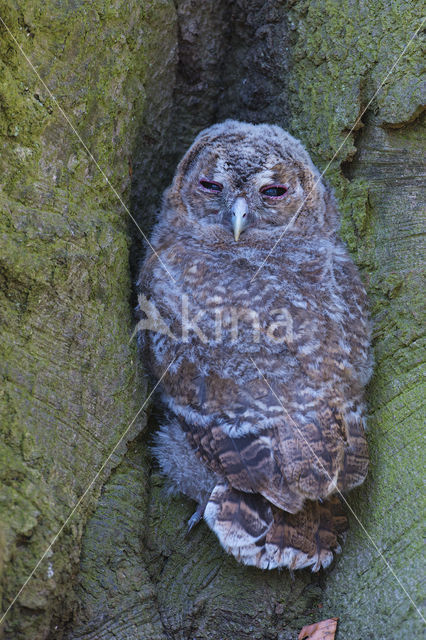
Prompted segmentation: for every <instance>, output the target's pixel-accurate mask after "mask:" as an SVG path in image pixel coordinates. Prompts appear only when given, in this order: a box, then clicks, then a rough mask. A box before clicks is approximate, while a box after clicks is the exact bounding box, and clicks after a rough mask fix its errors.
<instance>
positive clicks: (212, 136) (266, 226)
mask: <svg viewBox="0 0 426 640" xmlns="http://www.w3.org/2000/svg"><path fill="white" fill-rule="evenodd" d="M323 191H324V187H323V184H322V182H321V179H320V176H319V174H318V172H317V170H316V169H315V167H314V166H313V165H312V162H311V160H310V158H309V156H308V154H307V153H306V151H305V150H304V149H303V147H302V145H301V144H300V143H299V142H298V141H297V140H295V139H294V138H292V137H291V136H290V135H289V134H287V133H286V132H285V131H283V130H282V129H280V128H279V127H276V126H271V125H251V124H247V123H241V122H236V121H232V120H231V121H230V120H228V121H225V122H224V123H222V124H220V125H214V126H213V127H210V128H209V129H206V130H205V131H203V132H201V133H200V135H199V136H198V138H197V139H196V140H195V142H194V144H193V145H192V147H191V148H190V149H189V151H188V152H187V154H186V155H185V156H184V158H183V160H182V162H181V163H180V165H179V168H178V172H177V176H176V178H175V181H174V183H173V185H172V188H171V197H172V198H173V197H174V198H175V202H174V203H173V204H174V205H175V206H176V200H179V205H180V206H179V211H180V212H181V215H180V220H179V223H182V222H183V223H184V224H186V225H187V226H188V228H191V229H192V231H193V233H195V234H196V233H198V234H199V233H202V234H203V235H204V237H205V238H209V237H210V238H213V239H220V240H221V241H222V242H223V241H225V242H228V243H230V244H235V243H236V242H238V241H239V242H241V243H249V242H250V241H251V240H253V239H255V240H257V239H258V238H259V236H267V237H269V238H270V239H271V240H273V241H274V238H275V237H276V238H278V237H279V234H280V233H281V232H282V229H283V228H285V227H286V226H287V225H288V224H289V222H290V221H291V220H292V218H293V217H294V216H295V215H296V214H298V215H297V217H299V216H300V215H302V216H303V217H304V218H305V219H304V220H302V224H300V223H297V221H295V228H296V229H299V231H300V230H303V229H304V228H305V226H306V223H307V221H306V216H307V215H308V216H309V229H310V231H311V232H312V230H313V229H314V228H315V226H318V227H320V226H321V224H323V222H324V220H323V215H322V213H323V209H324V197H323ZM313 204H315V206H313ZM313 209H314V211H313ZM298 212H299V213H298ZM182 214H183V215H182Z"/></svg>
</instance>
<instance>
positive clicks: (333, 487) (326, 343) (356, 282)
mask: <svg viewBox="0 0 426 640" xmlns="http://www.w3.org/2000/svg"><path fill="white" fill-rule="evenodd" d="M337 222H338V214H337V210H336V207H335V203H334V200H333V197H332V195H331V193H330V191H329V190H328V189H327V188H326V186H325V185H324V183H323V181H322V180H321V178H320V176H319V173H318V171H317V169H316V168H315V167H314V165H313V164H312V162H311V160H310V158H309V156H308V154H307V153H306V151H305V150H304V148H303V147H302V145H301V144H300V143H299V142H298V141H297V140H295V139H294V138H292V137H291V136H290V135H289V134H288V133H286V132H284V131H283V130H282V129H280V128H279V127H276V126H270V125H250V124H247V123H240V122H236V121H231V120H228V121H226V122H224V123H222V124H219V125H214V126H213V127H210V128H209V129H206V130H205V131H203V132H201V133H200V135H199V136H198V137H197V139H196V140H195V142H194V144H193V145H192V146H191V148H190V149H189V150H188V152H187V153H186V155H185V156H184V158H183V159H182V161H181V163H180V164H179V166H178V169H177V172H176V175H175V178H174V181H173V184H172V186H171V187H170V188H169V189H168V190H167V191H166V193H165V197H164V202H163V208H162V211H161V214H160V217H159V221H158V223H157V225H156V227H155V229H154V233H153V236H152V239H151V242H152V245H153V247H154V248H155V251H156V254H153V253H151V254H150V255H148V257H147V258H146V260H145V262H144V265H143V267H142V270H141V275H140V280H139V286H140V309H141V318H143V319H145V320H146V315H148V316H150V317H151V323H150V324H149V325H148V326H149V328H148V329H147V330H144V331H141V333H140V336H141V341H142V344H143V353H144V357H145V361H146V363H147V365H148V367H149V369H150V371H151V373H152V374H153V375H154V377H156V378H157V379H160V378H161V377H162V376H164V377H163V378H162V381H161V385H160V386H161V396H162V400H163V403H164V404H165V406H166V408H167V419H166V420H165V422H164V424H163V425H162V426H161V428H160V432H159V434H158V436H157V442H156V447H155V451H156V455H157V457H158V459H159V462H160V465H161V467H162V469H163V471H164V472H165V473H166V474H167V475H168V476H169V478H170V479H171V481H172V484H173V486H174V487H175V488H176V489H178V490H180V491H182V492H183V493H185V494H186V495H189V496H190V497H192V498H193V499H195V500H197V501H198V502H199V504H200V511H202V510H203V509H204V508H205V509H204V518H205V520H206V522H207V524H208V525H209V526H210V527H211V528H212V530H213V531H215V533H216V534H217V536H218V538H219V540H220V542H221V544H222V546H223V547H224V548H225V549H226V550H227V551H229V552H230V553H232V554H233V555H234V556H235V557H236V558H237V559H239V560H240V561H242V562H244V563H246V564H251V565H256V566H259V567H262V568H274V567H280V566H287V567H290V568H300V567H305V566H311V567H312V569H313V570H317V569H318V568H319V567H320V566H327V565H328V564H329V563H330V562H331V559H332V557H333V553H332V552H333V550H337V549H338V540H337V536H338V535H339V534H340V533H342V531H343V530H344V528H345V522H346V520H345V517H344V514H343V513H342V511H341V508H340V505H339V499H338V497H336V496H335V493H336V491H338V492H342V491H347V490H349V489H351V488H352V487H354V486H356V485H358V484H360V483H361V482H362V481H363V480H364V477H365V475H366V472H367V466H368V454H367V447H366V440H365V434H364V404H363V389H364V386H365V384H366V382H367V381H368V379H369V376H370V372H371V362H370V352H369V325H368V319H367V313H366V299H365V291H364V288H363V286H362V283H361V281H360V278H359V275H358V273H357V270H356V267H355V266H354V264H353V263H352V261H351V260H350V258H349V256H348V254H347V251H346V249H345V247H344V245H343V243H342V242H341V241H340V240H339V238H338V236H337V234H336V227H337ZM237 239H238V242H237ZM153 307H155V309H156V314H157V315H156V316H155V318H154V320H153V319H152V318H153V315H152V308H153ZM143 312H144V313H143ZM160 317H161V318H162V321H161V322H159V320H158V318H160ZM146 325H147V323H146V321H145V326H146ZM165 327H166V329H165ZM170 363H172V364H171V366H170V368H169V369H168V371H167V373H166V374H165V375H164V372H165V370H166V369H167V367H168V365H170Z"/></svg>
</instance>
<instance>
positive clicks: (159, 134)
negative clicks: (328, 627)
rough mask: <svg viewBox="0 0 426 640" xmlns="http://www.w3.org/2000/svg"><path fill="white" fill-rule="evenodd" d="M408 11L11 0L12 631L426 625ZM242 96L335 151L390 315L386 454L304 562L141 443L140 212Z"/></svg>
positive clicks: (0, 503) (380, 320) (3, 49)
mask: <svg viewBox="0 0 426 640" xmlns="http://www.w3.org/2000/svg"><path fill="white" fill-rule="evenodd" d="M417 13H418V10H417V6H416V4H415V3H414V2H413V1H408V2H402V0H398V1H397V2H394V3H392V4H391V5H389V3H385V2H368V3H355V2H351V1H349V0H347V1H346V2H343V3H337V2H336V3H333V2H327V1H326V0H310V1H309V2H307V1H306V0H305V1H303V2H302V1H297V0H294V1H289V2H287V4H285V3H283V2H282V1H280V0H251V1H250V0H236V1H235V2H233V3H230V2H227V1H226V0H206V1H204V2H201V1H197V0H175V2H172V1H171V0H147V1H146V2H143V3H140V2H139V3H138V2H135V0H127V1H126V2H125V1H124V0H113V2H107V1H106V0H104V1H102V0H99V1H96V2H90V3H89V2H83V1H80V2H79V0H77V1H75V2H73V3H61V4H57V3H54V2H53V0H47V2H44V3H41V1H40V0H25V1H22V0H21V1H18V2H15V3H14V4H13V5H11V3H2V2H1V1H0V16H1V18H2V20H3V21H4V23H5V25H6V26H7V28H8V29H9V30H10V32H11V33H9V31H8V30H7V29H6V27H5V26H4V24H2V23H1V22H0V34H1V39H0V65H1V67H0V68H1V74H0V136H1V141H2V153H1V158H0V172H1V176H0V185H1V192H0V203H1V220H0V231H1V233H0V246H1V254H0V282H1V298H2V304H1V321H2V338H3V339H2V342H1V346H0V349H1V373H2V387H1V395H0V415H1V430H2V440H1V445H0V456H1V466H0V473H1V480H2V490H1V500H0V596H1V600H2V607H3V611H4V612H7V615H6V616H5V618H4V620H3V622H2V624H0V638H3V639H4V640H12V639H13V640H14V639H15V638H16V639H19V640H45V639H49V638H50V639H53V638H54V639H55V640H56V639H57V638H66V639H67V640H77V638H78V639H81V640H95V639H102V640H112V639H113V638H114V639H118V640H121V639H123V640H124V639H135V640H136V639H142V638H143V639H145V638H146V639H148V638H149V639H153V640H157V639H158V640H165V639H171V638H172V639H173V640H178V639H182V640H193V639H195V638H196V639H197V640H202V639H205V640H220V639H224V638H226V639H227V640H234V639H235V640H240V639H241V640H244V639H249V638H250V639H252V638H254V639H261V638H262V639H271V640H273V639H276V640H287V639H288V640H290V639H294V638H296V637H297V630H300V628H301V627H302V626H303V625H304V624H309V623H312V622H315V621H317V620H320V619H323V618H325V617H329V616H338V617H339V618H340V623H339V629H340V631H339V637H340V638H342V640H343V639H345V640H365V639H366V638H373V639H375V640H389V639H392V638H395V639H396V638H415V637H419V636H420V629H421V628H422V626H421V624H422V620H421V616H420V615H419V611H418V609H417V607H420V600H421V595H422V594H421V592H420V586H419V558H421V553H420V544H421V542H420V541H421V532H420V526H421V525H420V515H421V508H420V505H421V493H420V478H421V469H422V468H423V466H424V463H423V464H422V461H421V459H420V458H421V446H420V434H421V426H420V425H421V422H420V405H421V399H422V396H421V390H420V385H419V382H418V380H419V375H418V374H419V370H420V366H421V354H420V349H421V328H420V327H421V324H420V318H421V302H422V293H423V291H422V286H421V269H422V265H421V254H420V252H421V249H420V247H421V242H422V235H421V233H422V231H423V226H421V224H422V220H421V219H420V215H419V209H420V207H419V204H420V200H421V195H422V194H421V181H420V178H419V175H420V166H421V164H422V147H423V145H422V141H421V135H422V132H423V128H422V125H423V119H422V114H421V109H420V105H422V104H423V103H424V98H423V97H422V96H421V93H420V88H421V85H420V81H419V75H420V63H421V57H420V47H419V41H418V39H417V38H415V39H414V40H413V41H412V42H411V44H410V45H409V46H408V47H407V49H406V50H404V47H405V46H406V45H407V44H408V42H409V40H410V38H411V37H412V35H413V34H414V32H415V31H416V29H417V28H418V27H419V26H420V20H419V18H418V17H417ZM11 34H12V35H13V37H12V35H11ZM14 38H16V41H17V42H16V41H14ZM18 45H19V46H21V47H22V49H23V51H24V53H25V54H26V55H27V56H28V57H29V59H30V60H31V62H32V64H33V65H34V67H35V68H36V70H37V72H38V73H39V74H40V77H37V75H36V73H35V71H34V70H33V69H32V68H31V67H30V65H29V63H28V62H27V61H26V59H25V57H24V56H23V54H22V52H21V51H20V50H19V48H18ZM401 54H402V57H400V55H401ZM399 57H400V59H399V61H398V63H397V65H396V66H395V67H394V68H392V65H393V64H394V62H396V61H397V60H398V58H399ZM389 72H390V73H389ZM44 82H45V83H46V85H47V86H48V87H49V89H50V91H51V92H52V93H51V94H50V93H49V90H48V89H47V88H46V86H45V85H44ZM382 83H383V86H382ZM378 90H379V91H378ZM377 91H378V93H377V95H375V94H376V92H377ZM52 94H53V95H52ZM53 96H54V97H53ZM55 98H56V100H57V102H56V100H55ZM372 98H373V100H372V101H371V102H370V100H371V99H372ZM58 105H59V106H60V107H61V109H63V111H64V112H65V117H64V113H62V112H61V111H60V110H59V108H58ZM364 109H366V110H365V112H364ZM361 114H362V117H361V122H360V123H359V124H358V125H356V127H355V131H353V132H351V129H352V127H353V126H354V125H355V123H356V122H357V119H358V117H359V116H360V115H361ZM226 117H236V118H238V119H241V120H244V119H246V120H250V121H253V122H274V123H277V124H280V125H281V126H283V127H284V128H287V129H289V130H290V132H291V133H293V134H294V135H296V136H297V137H299V138H300V139H301V140H302V141H303V142H304V143H305V145H306V147H307V148H308V150H309V151H310V153H311V154H312V157H313V160H314V162H316V164H317V165H318V166H320V167H321V168H322V169H326V168H327V171H326V174H325V177H326V178H327V179H328V180H329V181H330V182H331V183H332V184H333V186H334V188H335V191H336V195H337V197H338V200H339V204H340V208H341V210H342V229H341V232H342V236H343V237H344V239H345V240H346V242H347V243H348V246H349V248H350V250H351V251H352V253H353V256H354V259H355V260H356V261H357V263H358V264H359V266H360V268H361V269H362V272H363V274H364V277H365V281H366V284H367V287H368V292H369V295H370V300H371V311H372V315H373V319H374V349H375V359H376V369H375V375H374V378H373V380H372V382H371V384H370V387H369V391H368V397H369V406H370V416H369V433H368V438H369V446H370V455H371V471H370V473H369V476H368V479H367V481H366V483H365V484H364V485H363V486H362V487H360V488H359V489H357V490H356V491H354V492H353V493H352V494H350V496H349V498H348V501H349V504H350V507H351V509H352V510H353V513H352V515H351V518H350V519H351V528H350V531H349V533H348V537H347V541H346V543H345V545H344V547H343V552H342V555H341V556H340V557H339V559H338V560H337V562H336V563H335V565H334V566H333V567H332V568H331V569H329V570H327V571H326V572H321V573H320V574H318V575H315V576H313V575H312V574H310V573H309V572H307V571H299V572H296V575H295V579H294V581H293V580H292V579H291V577H290V574H289V573H288V572H287V571H282V572H278V571H269V572H261V571H259V570H257V569H254V568H247V567H243V566H240V565H238V564H237V563H236V562H235V560H234V559H233V558H232V557H230V556H228V555H226V554H225V553H224V552H223V551H222V549H221V548H220V546H219V544H218V542H217V540H216V538H215V536H214V535H213V534H212V533H211V532H210V531H209V530H208V528H207V526H206V525H204V524H203V523H201V524H200V525H198V527H197V528H196V529H195V530H193V532H192V533H191V535H190V536H189V537H185V531H186V521H187V519H188V518H189V516H190V515H191V513H192V510H193V505H192V504H191V503H190V502H189V501H188V500H186V499H184V498H174V499H171V498H168V497H167V496H166V495H165V494H164V492H163V490H162V479H161V478H160V476H159V474H158V471H157V469H156V468H155V466H154V465H153V463H152V461H151V459H150V454H149V446H148V445H149V442H150V431H151V427H145V424H146V415H147V412H148V410H149V407H150V400H149V396H148V391H147V385H146V382H145V379H144V377H143V370H142V368H143V363H141V364H142V367H141V366H140V365H139V364H138V356H137V354H136V348H135V344H134V341H132V340H131V334H132V328H133V323H134V320H133V317H132V303H133V293H132V287H131V282H132V277H134V273H135V271H136V269H137V264H138V262H139V261H140V258H141V256H142V253H143V251H144V246H145V243H144V240H143V237H142V232H143V233H149V229H150V227H151V225H152V222H153V220H154V218H155V213H156V210H157V209H158V206H159V202H160V197H161V192H162V190H163V189H164V187H165V186H167V184H168V183H169V181H170V179H171V176H172V175H173V173H174V169H175V166H176V162H177V160H178V159H179V157H180V155H181V154H182V153H183V152H184V151H185V149H186V148H187V146H188V145H189V144H190V142H191V141H192V139H193V138H194V136H195V134H196V133H197V132H198V131H199V130H200V129H201V128H202V127H205V126H208V125H210V124H212V123H213V122H215V121H220V120H223V119H224V118H226ZM70 121H71V123H72V127H75V130H76V131H77V132H78V135H79V136H81V140H82V141H83V142H84V144H85V145H86V146H87V149H84V148H83V145H82V143H81V140H79V139H78V138H77V135H76V133H75V131H73V129H72V127H71V125H70ZM349 132H351V133H350V134H349ZM348 134H349V135H348ZM88 151H89V153H88ZM336 152H337V154H336ZM91 154H93V155H91ZM329 163H330V166H328V165H329ZM120 200H121V201H120ZM127 207H129V209H127ZM126 209H127V210H126ZM132 218H133V219H132ZM135 221H136V223H137V225H139V227H140V229H141V230H140V229H139V228H137V226H136V224H135ZM129 264H130V267H129ZM132 272H133V273H132ZM146 401H147V404H146V405H145V404H144V403H145V402H146ZM141 407H143V408H142V411H141V412H140V413H139V414H138V415H137V418H136V420H135V421H133V419H134V417H135V415H136V414H137V412H138V411H139V409H141ZM153 422H154V421H153ZM117 443H119V444H118V446H117V447H116V444H117ZM74 507H77V508H76V509H75V510H74ZM69 516H71V517H69ZM57 533H59V536H58V537H57V538H56V534H57ZM51 543H53V544H52V546H50V545H51ZM41 558H42V560H41V562H40V564H38V561H39V560H40V559H41ZM34 568H36V570H35V571H34V574H33V575H32V576H31V578H30V579H29V581H28V583H26V584H25V587H24V589H23V590H22V592H21V593H20V595H19V597H18V598H17V599H16V601H14V598H15V596H16V595H17V593H18V592H19V590H20V588H21V587H22V586H23V585H24V583H25V581H26V579H27V578H28V577H29V576H30V575H31V572H32V571H33V569H34ZM12 603H13V606H12V607H11V608H10V610H8V607H9V605H10V604H12ZM1 630H2V631H1ZM2 632H3V635H1V634H2Z"/></svg>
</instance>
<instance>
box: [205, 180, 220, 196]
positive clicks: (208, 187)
mask: <svg viewBox="0 0 426 640" xmlns="http://www.w3.org/2000/svg"><path fill="white" fill-rule="evenodd" d="M200 185H201V186H202V188H203V189H204V191H210V193H220V192H221V191H222V189H223V184H220V182H209V180H200Z"/></svg>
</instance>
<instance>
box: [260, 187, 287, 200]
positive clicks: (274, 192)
mask: <svg viewBox="0 0 426 640" xmlns="http://www.w3.org/2000/svg"><path fill="white" fill-rule="evenodd" d="M287 191H288V189H287V187H285V186H284V185H283V184H269V185H267V186H266V187H262V188H261V190H260V193H261V194H262V196H266V197H267V198H282V197H283V195H285V194H286V193H287Z"/></svg>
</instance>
